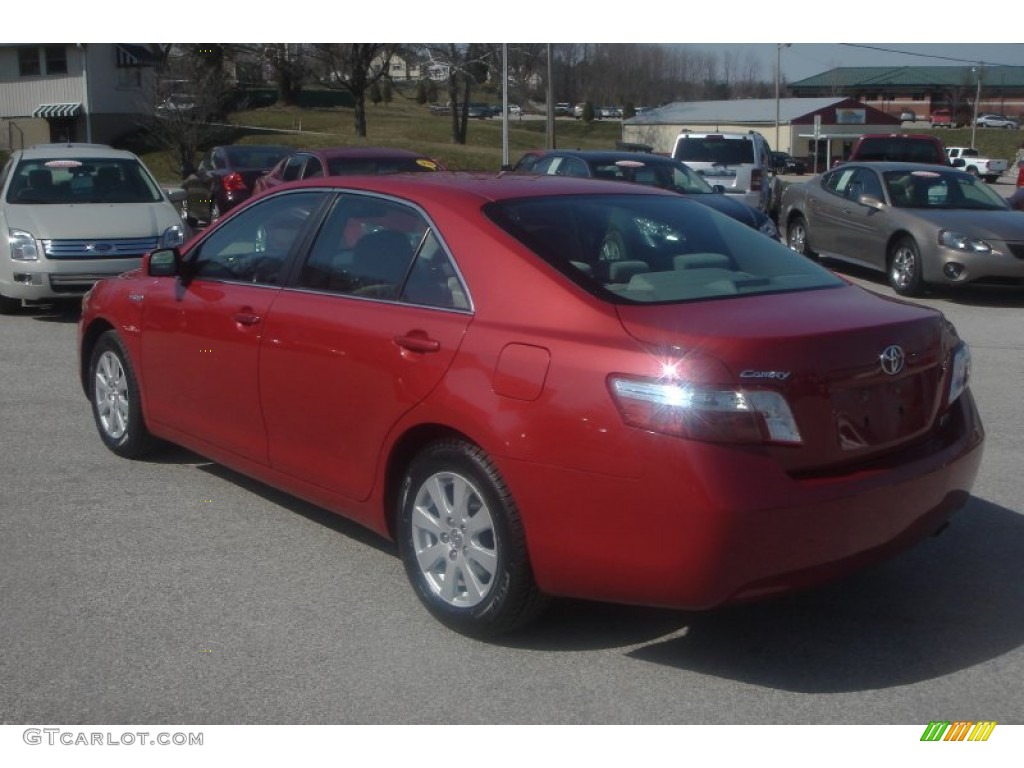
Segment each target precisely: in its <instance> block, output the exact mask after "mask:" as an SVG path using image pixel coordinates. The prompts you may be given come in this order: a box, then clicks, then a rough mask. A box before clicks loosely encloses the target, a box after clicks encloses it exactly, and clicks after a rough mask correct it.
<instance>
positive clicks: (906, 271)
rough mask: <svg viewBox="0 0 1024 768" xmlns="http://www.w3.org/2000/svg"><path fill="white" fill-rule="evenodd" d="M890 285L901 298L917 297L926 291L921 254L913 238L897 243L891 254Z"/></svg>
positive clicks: (906, 238)
mask: <svg viewBox="0 0 1024 768" xmlns="http://www.w3.org/2000/svg"><path fill="white" fill-rule="evenodd" d="M888 276H889V285H890V286H891V287H892V289H893V290H894V291H896V293H898V294H900V295H901V296H917V295H918V294H920V293H921V292H922V291H923V290H924V280H923V278H922V277H921V252H920V250H919V249H918V247H917V243H915V242H914V241H913V240H912V239H911V238H909V237H905V238H903V239H901V240H899V241H897V242H896V244H895V245H894V246H893V248H892V252H891V253H890V254H889V270H888Z"/></svg>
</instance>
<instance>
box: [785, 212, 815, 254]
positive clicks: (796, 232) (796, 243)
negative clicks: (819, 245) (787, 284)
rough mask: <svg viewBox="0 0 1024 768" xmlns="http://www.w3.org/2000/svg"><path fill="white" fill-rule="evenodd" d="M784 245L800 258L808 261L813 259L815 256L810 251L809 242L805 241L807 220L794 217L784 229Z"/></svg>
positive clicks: (801, 217)
mask: <svg viewBox="0 0 1024 768" xmlns="http://www.w3.org/2000/svg"><path fill="white" fill-rule="evenodd" d="M786 245H788V246H789V248H790V250H792V251H796V252H797V253H799V254H800V255H801V256H806V257H807V258H809V259H813V258H815V257H816V256H817V255H818V254H816V253H815V252H814V251H813V250H811V245H810V241H809V240H808V239H807V219H805V218H804V217H803V216H794V217H793V218H792V219H791V220H790V222H789V225H788V226H787V227H786Z"/></svg>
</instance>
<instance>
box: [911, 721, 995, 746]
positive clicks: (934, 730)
mask: <svg viewBox="0 0 1024 768" xmlns="http://www.w3.org/2000/svg"><path fill="white" fill-rule="evenodd" d="M995 727H996V723H995V721H994V720H979V721H978V722H976V723H975V722H973V721H971V720H957V721H955V722H952V723H951V722H950V721H949V720H932V721H931V722H930V723H928V727H927V728H925V729H924V733H923V734H922V735H921V741H988V737H989V736H991V735H992V731H994V730H995Z"/></svg>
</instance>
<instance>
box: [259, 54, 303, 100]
mask: <svg viewBox="0 0 1024 768" xmlns="http://www.w3.org/2000/svg"><path fill="white" fill-rule="evenodd" d="M253 52H254V53H255V54H256V55H257V56H258V57H259V59H260V60H262V61H265V62H266V63H267V65H268V66H269V67H270V71H271V72H272V73H273V78H274V84H275V85H276V86H277V98H278V100H279V101H280V102H281V103H282V104H286V105H289V106H292V105H294V104H295V102H296V99H297V97H298V95H299V92H300V91H301V90H302V86H303V85H304V84H305V82H306V80H307V79H308V77H309V75H310V64H309V61H308V60H307V57H306V51H305V47H304V46H303V45H296V44H294V43H259V44H257V45H256V46H254V51H253Z"/></svg>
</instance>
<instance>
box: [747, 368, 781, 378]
mask: <svg viewBox="0 0 1024 768" xmlns="http://www.w3.org/2000/svg"><path fill="white" fill-rule="evenodd" d="M789 376H790V372H789V371H752V370H750V369H749V368H748V369H747V370H745V371H741V372H740V378H741V379H776V380H778V381H785V380H786V379H788V378H789Z"/></svg>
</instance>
